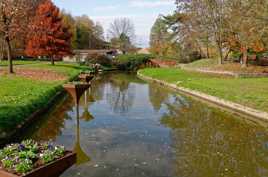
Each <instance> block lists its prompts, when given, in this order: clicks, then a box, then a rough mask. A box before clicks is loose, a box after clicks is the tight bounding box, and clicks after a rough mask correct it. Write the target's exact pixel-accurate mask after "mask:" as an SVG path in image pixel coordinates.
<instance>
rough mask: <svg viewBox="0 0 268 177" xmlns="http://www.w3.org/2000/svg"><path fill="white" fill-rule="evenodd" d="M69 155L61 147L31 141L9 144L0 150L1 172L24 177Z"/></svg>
mask: <svg viewBox="0 0 268 177" xmlns="http://www.w3.org/2000/svg"><path fill="white" fill-rule="evenodd" d="M68 154H70V152H68V151H66V150H65V148H64V147H63V146H53V145H52V144H50V143H37V142H35V141H33V140H26V141H23V142H22V143H21V144H11V145H8V146H6V147H5V148H3V149H2V150H0V161H1V162H0V166H1V170H2V171H5V172H8V173H12V174H15V175H17V176H24V175H25V174H28V173H31V172H32V171H34V170H36V169H38V168H40V167H43V166H46V165H48V164H50V163H52V162H54V161H57V160H59V159H61V158H63V157H64V156H66V155H68Z"/></svg>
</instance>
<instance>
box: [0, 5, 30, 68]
mask: <svg viewBox="0 0 268 177" xmlns="http://www.w3.org/2000/svg"><path fill="white" fill-rule="evenodd" d="M28 3H29V2H28V1H27V0H1V1H0V33H1V37H2V38H3V40H4V42H5V48H6V53H7V58H8V61H9V62H8V63H9V73H13V72H14V71H13V64H12V46H11V41H12V40H14V39H15V38H16V37H18V36H19V35H20V33H21V32H22V31H23V30H25V28H24V27H25V24H23V22H24V20H23V19H24V18H25V16H26V14H27V12H28V10H27V9H28V8H27V7H28V6H27V5H28Z"/></svg>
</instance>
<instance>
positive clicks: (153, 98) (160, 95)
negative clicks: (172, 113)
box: [149, 84, 169, 111]
mask: <svg viewBox="0 0 268 177" xmlns="http://www.w3.org/2000/svg"><path fill="white" fill-rule="evenodd" d="M163 90H164V88H163V87H160V86H159V85H158V84H150V85H149V97H150V102H151V104H152V105H153V107H154V110H155V111H159V110H160V109H161V107H162V104H163V103H164V101H166V100H167V99H168V97H169V92H165V91H163Z"/></svg>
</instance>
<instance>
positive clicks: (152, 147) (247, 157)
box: [25, 73, 268, 177]
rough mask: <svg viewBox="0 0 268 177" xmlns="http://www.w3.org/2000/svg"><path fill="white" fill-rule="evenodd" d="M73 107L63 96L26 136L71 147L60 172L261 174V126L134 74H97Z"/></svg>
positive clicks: (202, 176) (265, 142)
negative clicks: (74, 157)
mask: <svg viewBox="0 0 268 177" xmlns="http://www.w3.org/2000/svg"><path fill="white" fill-rule="evenodd" d="M79 112H80V117H79V119H77V117H76V107H75V106H74V104H73V102H72V100H71V98H69V97H66V98H65V99H63V100H62V102H61V103H59V105H58V106H57V107H56V108H54V109H53V110H52V111H51V112H50V113H49V114H48V115H46V116H45V117H43V118H42V119H40V121H39V122H38V123H37V124H36V125H34V126H33V127H31V129H30V130H29V131H28V132H26V135H25V138H32V139H35V140H38V141H53V142H55V143H57V144H62V145H64V146H66V147H67V148H68V149H74V150H75V151H76V152H77V153H78V163H77V164H76V165H75V166H73V167H72V168H70V169H69V170H68V171H66V172H65V173H64V174H63V175H62V177H80V176H82V177H266V176H268V130H267V127H265V126H263V125H261V124H260V123H257V122H253V121H249V120H248V119H244V118H242V117H238V116H236V115H232V114H231V113H227V112H224V111H221V110H219V109H216V108H213V107H209V106H208V105H206V104H204V103H202V102H199V101H195V100H193V99H191V98H188V97H186V96H184V95H180V94H178V93H175V92H173V91H171V90H169V89H166V88H163V87H161V86H159V85H155V84H148V83H146V82H144V81H142V80H140V79H138V78H137V77H136V76H135V75H128V74H122V73H113V74H108V75H103V76H99V77H98V78H96V80H95V81H94V82H93V85H92V88H91V89H90V90H88V91H87V92H86V93H85V95H84V96H83V97H82V99H81V102H80V106H79ZM264 125H265V124H264Z"/></svg>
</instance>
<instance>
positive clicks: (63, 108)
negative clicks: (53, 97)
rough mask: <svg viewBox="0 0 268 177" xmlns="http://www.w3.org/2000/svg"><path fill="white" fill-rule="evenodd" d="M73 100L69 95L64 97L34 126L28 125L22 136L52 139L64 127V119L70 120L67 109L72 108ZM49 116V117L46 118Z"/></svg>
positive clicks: (43, 139)
mask: <svg viewBox="0 0 268 177" xmlns="http://www.w3.org/2000/svg"><path fill="white" fill-rule="evenodd" d="M72 108H73V102H72V99H71V98H70V97H66V99H64V100H63V101H62V103H60V104H59V105H58V106H57V107H55V108H53V111H51V112H49V113H48V114H47V115H46V116H44V117H43V118H41V119H40V120H39V121H38V122H36V123H35V125H34V126H32V127H30V128H29V129H28V130H27V132H25V135H23V138H24V137H26V138H28V137H31V138H32V139H35V140H38V141H51V140H52V141H54V140H55V139H56V137H57V136H59V135H61V134H62V129H63V128H64V127H65V121H66V120H71V119H72V117H71V116H70V115H69V114H68V111H70V110H72ZM48 117H49V119H48Z"/></svg>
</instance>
